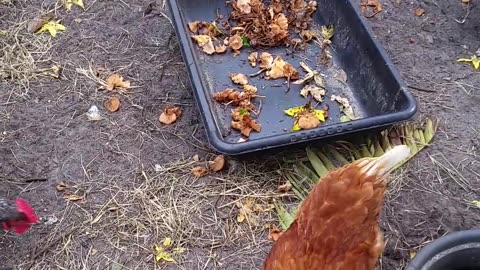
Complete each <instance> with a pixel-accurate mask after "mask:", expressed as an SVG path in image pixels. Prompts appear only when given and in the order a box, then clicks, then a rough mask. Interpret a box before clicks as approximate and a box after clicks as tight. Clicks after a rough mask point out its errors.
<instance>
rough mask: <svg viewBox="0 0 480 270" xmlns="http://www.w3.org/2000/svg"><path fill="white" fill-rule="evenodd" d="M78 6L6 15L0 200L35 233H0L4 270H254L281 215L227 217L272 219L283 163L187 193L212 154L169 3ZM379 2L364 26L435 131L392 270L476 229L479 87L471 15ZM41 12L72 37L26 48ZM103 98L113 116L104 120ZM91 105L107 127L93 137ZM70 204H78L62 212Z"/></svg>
mask: <svg viewBox="0 0 480 270" xmlns="http://www.w3.org/2000/svg"><path fill="white" fill-rule="evenodd" d="M85 2H86V3H85V4H86V10H85V11H82V10H81V9H79V8H78V7H75V6H74V7H73V9H72V12H67V11H66V10H65V8H64V7H63V6H62V5H61V3H60V1H59V2H56V1H54V0H47V1H39V0H27V1H18V0H17V1H16V0H13V1H9V0H0V30H6V31H7V34H6V35H3V36H2V35H0V46H1V47H0V60H1V62H0V123H1V126H0V129H1V130H0V132H2V133H1V134H0V196H4V197H11V198H14V197H17V196H20V197H22V198H25V199H26V200H28V201H29V202H30V203H31V204H32V206H33V207H34V208H35V209H37V211H38V215H39V216H40V217H41V221H40V222H39V224H37V225H35V226H34V227H33V228H32V230H30V231H29V232H28V233H26V234H24V235H14V234H11V233H8V232H5V233H2V235H1V236H0V269H259V268H260V267H261V265H262V262H263V260H264V258H265V256H266V254H267V252H268V251H269V248H270V245H271V243H270V241H268V240H267V234H268V229H266V227H265V225H269V224H275V223H276V222H277V221H276V216H275V213H274V212H272V211H264V212H261V213H259V218H257V219H255V218H254V217H252V218H251V219H248V220H247V221H245V222H241V223H240V222H238V221H237V216H238V213H239V210H238V208H239V207H238V206H237V204H243V203H244V202H245V199H246V198H247V197H253V198H255V201H256V203H258V204H260V205H262V206H264V207H268V204H269V203H271V202H272V199H273V198H276V197H277V198H278V197H280V196H281V195H280V194H277V193H275V189H276V187H277V186H278V185H279V184H281V183H283V182H284V181H285V179H283V177H282V175H281V174H279V173H278V170H279V169H281V168H282V159H283V155H281V154H278V153H277V154H276V155H274V156H268V159H267V156H262V157H258V158H255V159H253V158H243V159H228V164H227V168H226V169H225V170H224V171H222V172H220V173H216V174H212V175H209V176H206V177H204V178H200V179H196V178H195V177H193V176H192V175H191V173H190V169H191V168H192V167H193V166H194V165H198V164H202V162H204V161H206V160H211V159H212V158H213V157H215V153H214V151H213V150H212V149H211V148H210V146H209V144H208V142H207V139H206V136H205V130H204V127H203V124H202V123H201V121H200V118H199V117H198V111H197V108H196V105H195V103H194V99H193V95H192V89H191V86H190V82H189V80H188V75H187V73H186V68H185V65H184V63H183V62H182V57H181V55H180V52H179V47H178V44H177V41H176V38H175V34H174V30H173V28H172V25H171V21H170V19H169V12H168V9H167V7H166V6H165V3H164V2H162V1H157V2H151V1H133V0H124V1H113V0H109V1H87V0H86V1H85ZM381 2H382V3H383V11H382V12H381V13H379V14H377V15H376V16H374V17H373V18H369V19H368V20H369V21H370V24H371V26H372V28H373V30H374V32H375V34H376V38H377V39H378V40H379V41H380V42H381V44H382V45H383V46H384V47H385V49H386V50H387V52H388V54H389V55H390V57H391V58H392V60H393V61H394V63H395V65H396V67H397V69H398V70H399V71H400V73H401V75H402V77H403V79H404V80H405V81H406V82H407V83H408V84H409V85H410V86H411V87H412V89H411V91H412V92H413V94H414V95H415V96H416V98H417V101H418V103H419V118H420V119H421V118H422V117H423V116H425V115H432V116H435V117H437V118H438V119H439V120H440V127H439V131H438V134H437V136H436V138H435V140H434V142H433V144H432V145H431V146H430V147H429V148H427V149H425V150H424V151H423V152H421V153H420V154H419V155H418V156H417V157H415V158H414V159H412V160H411V161H410V162H409V163H407V165H405V167H404V168H403V169H402V170H400V171H399V172H398V173H397V175H396V177H398V178H399V179H400V183H401V185H400V187H399V188H398V189H395V190H392V191H391V192H390V194H389V195H388V197H387V200H386V207H385V209H384V212H383V215H382V218H381V226H382V228H383V231H384V232H385V235H386V239H387V247H386V251H385V253H384V255H383V257H382V258H381V263H380V264H379V267H378V268H379V269H387V270H390V269H403V268H404V266H405V265H406V264H407V263H408V262H409V261H410V256H411V253H414V252H416V251H418V250H419V249H420V248H421V247H423V246H424V245H425V244H427V243H428V242H430V241H431V240H433V239H436V238H438V237H440V236H442V235H444V234H446V233H449V232H452V231H457V230H463V229H472V228H478V227H479V224H480V209H479V208H478V207H477V208H476V207H474V206H472V205H469V203H468V202H471V201H472V200H478V199H480V197H479V196H480V195H479V194H480V192H479V190H480V158H479V152H478V149H479V147H480V138H479V134H480V121H478V119H477V118H478V115H480V106H479V105H478V104H479V103H480V94H479V89H480V76H479V71H476V70H474V69H473V67H472V66H470V65H467V64H461V63H457V62H456V59H458V58H469V57H470V56H472V55H473V54H474V53H475V51H476V50H477V49H478V48H480V12H479V11H478V8H479V7H478V3H477V2H476V1H471V2H470V4H469V5H468V6H467V5H465V4H462V1H460V0H458V1H457V0H455V1H451V0H438V1H433V0H430V1H416V0H414V1H408V2H405V1H398V0H381ZM320 8H321V7H320ZM417 8H423V9H425V14H424V15H423V16H421V17H418V16H416V15H415V9H417ZM467 8H468V10H469V12H468V16H466V14H467ZM47 11H51V12H52V14H54V16H55V17H56V18H57V19H62V24H64V25H65V26H66V27H67V29H66V31H64V32H59V33H58V34H57V36H56V37H55V38H53V37H50V36H48V35H47V34H41V35H39V34H31V33H28V31H27V29H26V28H27V23H28V22H29V21H31V20H32V19H34V18H35V17H37V16H39V15H42V14H45V13H46V12H47ZM464 18H465V19H464ZM52 65H58V66H61V67H62V70H61V75H60V78H59V79H55V78H52V77H50V76H48V75H47V76H43V75H42V69H49V68H50V67H51V66H52ZM97 67H103V68H106V69H107V70H109V71H111V72H117V73H119V74H121V75H123V76H124V77H125V78H126V79H128V80H130V81H131V83H132V86H133V88H132V89H131V90H130V91H128V93H125V94H122V93H112V92H108V91H106V90H99V89H98V87H99V85H100V84H99V82H98V81H96V80H95V79H94V78H93V77H91V76H87V75H89V74H90V73H89V71H90V70H94V69H95V68H97ZM90 75H91V74H90ZM111 95H116V96H118V97H119V98H120V100H121V107H120V110H119V111H118V112H114V113H109V112H107V111H106V109H105V107H104V105H103V104H104V102H105V100H106V99H107V98H108V97H109V96H111ZM92 105H96V106H97V107H98V108H99V109H100V112H101V114H102V116H103V117H104V119H103V120H101V121H95V122H92V121H88V119H87V117H86V116H85V113H86V112H87V111H88V109H89V108H90V107H91V106H92ZM168 105H176V106H180V107H181V108H182V109H183V115H182V117H181V119H180V120H179V121H178V122H177V123H176V124H174V125H170V126H165V125H161V124H160V123H159V121H158V117H159V114H160V112H161V110H162V109H163V108H165V107H166V106H168ZM195 155H198V157H199V160H200V161H196V159H195V158H194V156H195ZM265 160H269V161H268V162H266V161H265ZM59 182H63V183H65V184H67V185H68V186H69V187H68V188H67V190H66V191H63V192H59V191H57V189H56V186H57V184H58V183H59ZM65 192H70V193H74V194H78V195H80V196H84V199H83V200H80V201H75V202H71V201H67V200H65V199H64V198H63V195H64V193H65ZM165 237H171V238H172V239H173V246H174V247H183V248H185V249H186V251H185V252H184V253H181V254H178V255H174V258H175V260H176V263H175V264H174V263H169V264H166V263H164V262H161V263H157V262H155V258H154V246H155V245H161V244H162V241H163V239H164V238H165ZM2 267H3V268H2Z"/></svg>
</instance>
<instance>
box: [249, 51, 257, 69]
mask: <svg viewBox="0 0 480 270" xmlns="http://www.w3.org/2000/svg"><path fill="white" fill-rule="evenodd" d="M257 59H258V52H251V53H250V54H249V55H248V62H249V63H250V66H252V67H256V66H257Z"/></svg>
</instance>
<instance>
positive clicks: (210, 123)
mask: <svg viewBox="0 0 480 270" xmlns="http://www.w3.org/2000/svg"><path fill="white" fill-rule="evenodd" d="M225 2H226V1H225V0H195V1H193V0H169V5H170V10H171V12H172V15H173V22H174V25H175V28H176V33H177V37H178V39H179V41H180V46H181V50H182V55H183V58H184V61H185V63H186V65H187V68H188V70H189V74H190V79H191V82H192V86H193V89H194V92H195V98H196V101H197V104H198V107H199V110H200V113H201V116H202V118H203V121H204V123H205V126H206V129H207V133H208V139H209V141H210V143H211V144H212V145H213V147H214V148H215V149H217V150H218V151H219V152H222V153H224V154H227V155H239V154H245V153H249V152H254V151H259V150H265V149H270V148H276V147H280V146H288V145H294V144H299V143H304V142H309V141H314V140H319V139H325V138H332V137H336V136H339V135H344V134H350V133H353V132H357V131H360V130H368V129H373V128H379V127H385V126H388V125H391V124H394V123H398V122H401V121H405V120H408V119H410V118H412V117H413V116H414V114H415V112H416V103H415V100H414V98H413V97H412V95H411V94H410V93H409V92H408V90H407V88H406V85H405V84H404V83H403V82H402V81H401V80H400V78H399V75H398V72H397V70H396V69H395V68H394V67H393V64H392V63H391V61H390V60H389V58H388V57H387V55H386V53H385V51H384V50H383V48H381V46H379V44H378V43H377V42H376V41H375V40H374V39H373V37H372V32H371V30H370V29H369V27H368V26H367V25H366V22H365V20H364V19H363V18H362V15H361V14H360V13H359V11H358V10H357V8H356V5H354V3H352V1H351V0H318V1H317V2H318V9H317V11H316V12H315V14H314V24H315V26H314V27H316V28H320V26H321V25H333V26H334V27H335V34H334V37H333V39H332V42H333V43H332V44H331V49H332V50H331V52H332V54H333V63H334V65H333V67H332V68H327V67H325V66H324V65H320V64H317V63H318V61H317V59H318V56H319V55H320V48H319V46H316V45H309V46H308V48H307V50H306V51H305V52H301V53H300V54H301V55H298V54H296V55H286V51H285V48H275V49H270V50H267V51H268V52H270V53H272V54H273V55H281V56H282V58H283V59H284V60H286V61H287V62H289V63H290V64H292V65H293V66H294V67H296V68H297V69H298V70H299V71H301V75H302V74H304V72H303V70H302V69H301V68H300V66H299V61H302V60H303V61H305V59H308V60H307V63H308V64H309V65H310V66H311V67H313V68H315V69H316V70H318V71H320V72H321V73H323V74H325V75H326V88H327V96H326V97H325V101H324V103H323V104H327V105H328V106H329V117H328V118H327V121H326V122H325V123H322V125H321V126H320V127H318V128H316V129H312V130H306V131H299V132H292V131H291V127H292V125H293V122H294V120H293V118H291V117H288V116H287V115H285V114H284V113H283V110H285V109H288V108H291V107H295V106H301V105H304V104H305V103H306V101H307V100H306V99H305V98H303V97H302V96H300V95H299V91H300V89H301V86H299V85H292V86H291V88H290V90H289V91H288V92H286V91H285V90H286V88H287V86H286V85H285V84H282V82H284V81H282V80H272V81H267V80H264V79H261V78H258V77H255V78H249V82H250V84H253V85H255V86H257V88H258V92H259V95H262V96H266V98H264V99H262V103H263V104H262V110H261V113H260V115H259V117H258V121H259V123H260V124H261V125H262V131H261V132H260V133H255V132H252V134H251V135H250V138H249V140H248V141H246V142H241V143H238V140H239V139H240V138H241V136H240V134H239V133H238V132H236V131H232V129H231V128H230V109H231V108H228V107H225V106H224V105H222V104H218V103H216V102H215V101H214V100H213V99H212V95H213V94H214V93H215V92H218V91H221V90H224V89H225V88H228V87H232V86H233V85H232V83H231V81H230V78H229V77H228V75H229V73H236V72H240V73H244V74H252V73H254V72H256V71H258V68H252V67H251V66H250V65H249V64H248V61H247V56H248V54H249V53H250V52H251V51H253V49H251V48H250V49H242V52H241V54H240V55H239V56H237V57H233V54H232V53H231V52H227V53H226V54H220V55H212V56H209V55H206V54H205V53H203V52H202V51H201V50H200V49H199V48H198V46H197V45H196V44H195V42H194V41H193V40H192V38H191V33H190V32H189V30H188V27H187V23H189V22H193V21H212V20H214V19H215V18H216V14H217V10H218V12H219V14H222V15H224V16H228V14H229V12H230V11H231V9H230V7H227V5H226V4H225ZM258 51H259V52H261V51H264V50H258ZM342 72H344V73H345V74H346V75H347V81H346V84H343V83H341V82H340V81H339V80H337V79H336V78H335V76H336V75H338V74H341V73H342ZM331 94H335V95H340V96H343V97H347V98H348V99H349V101H350V104H351V105H352V107H353V108H354V111H355V113H356V114H357V115H358V116H360V117H361V119H359V120H355V121H350V122H345V123H341V122H340V116H341V112H340V110H339V106H338V104H336V103H334V102H332V101H330V95H331ZM323 104H322V105H323Z"/></svg>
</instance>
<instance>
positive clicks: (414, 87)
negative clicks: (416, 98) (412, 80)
mask: <svg viewBox="0 0 480 270" xmlns="http://www.w3.org/2000/svg"><path fill="white" fill-rule="evenodd" d="M407 87H408V88H411V89H415V90H417V91H421V92H427V93H436V92H437V91H435V90H431V89H425V88H421V87H418V86H413V85H407Z"/></svg>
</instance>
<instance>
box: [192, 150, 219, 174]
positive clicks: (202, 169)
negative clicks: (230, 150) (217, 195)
mask: <svg viewBox="0 0 480 270" xmlns="http://www.w3.org/2000/svg"><path fill="white" fill-rule="evenodd" d="M224 166H225V156H223V155H218V156H216V157H215V158H214V159H213V160H211V161H209V162H208V163H207V166H195V167H193V168H192V174H193V175H194V176H195V177H202V176H205V175H207V174H209V173H211V172H219V171H221V170H222V169H223V167H224Z"/></svg>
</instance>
